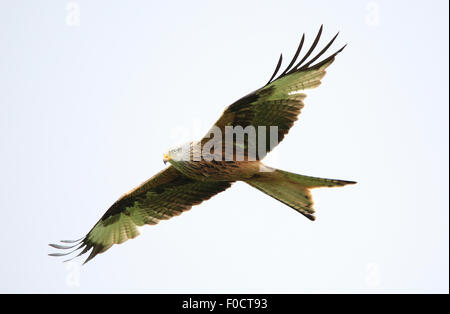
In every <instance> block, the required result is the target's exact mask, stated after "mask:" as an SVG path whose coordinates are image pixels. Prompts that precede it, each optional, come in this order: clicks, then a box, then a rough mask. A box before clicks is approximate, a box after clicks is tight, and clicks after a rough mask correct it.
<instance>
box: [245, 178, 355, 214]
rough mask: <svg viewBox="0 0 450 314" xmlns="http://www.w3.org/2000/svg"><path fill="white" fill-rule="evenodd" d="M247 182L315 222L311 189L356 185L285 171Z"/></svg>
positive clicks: (349, 182) (351, 182) (350, 182)
mask: <svg viewBox="0 0 450 314" xmlns="http://www.w3.org/2000/svg"><path fill="white" fill-rule="evenodd" d="M245 182H246V183H248V184H250V185H251V186H253V187H254V188H256V189H258V190H260V191H262V192H264V193H266V194H267V195H270V196H271V197H273V198H275V199H277V200H279V201H280V202H282V203H284V204H286V205H287V206H289V207H292V208H293V209H295V210H296V211H298V212H300V213H301V214H303V215H305V216H306V217H307V218H309V219H311V220H315V216H314V208H313V200H312V196H311V192H310V189H312V188H319V187H335V186H344V185H347V184H355V183H356V182H354V181H344V180H334V179H322V178H315V177H309V176H303V175H300V174H295V173H291V172H287V171H283V170H274V171H271V172H259V173H257V174H256V175H254V176H253V177H251V178H250V179H248V180H246V181H245Z"/></svg>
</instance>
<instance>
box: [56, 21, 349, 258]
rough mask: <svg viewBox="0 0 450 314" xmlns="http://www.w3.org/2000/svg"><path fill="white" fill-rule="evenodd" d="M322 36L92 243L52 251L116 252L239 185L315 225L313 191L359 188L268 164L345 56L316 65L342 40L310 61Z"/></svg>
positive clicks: (115, 210)
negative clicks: (310, 94)
mask: <svg viewBox="0 0 450 314" xmlns="http://www.w3.org/2000/svg"><path fill="white" fill-rule="evenodd" d="M321 33H322V28H321V29H320V31H319V34H318V35H317V36H316V38H315V40H314V42H313V44H312V47H311V48H310V49H309V50H308V51H307V52H306V54H305V55H304V56H303V58H302V59H301V60H300V61H298V62H297V63H296V61H297V58H298V56H299V53H300V51H301V49H302V47H303V43H304V38H305V37H304V35H303V37H302V39H301V42H300V45H299V48H298V49H297V52H296V53H295V55H294V57H293V59H292V61H291V62H290V64H289V65H288V66H287V68H286V69H285V70H284V71H283V72H282V73H281V74H280V75H279V76H278V77H277V78H275V76H276V74H277V72H278V70H279V68H280V65H281V60H282V58H281V57H280V60H279V62H278V64H277V67H276V70H275V72H274V74H273V75H272V77H271V79H270V80H269V82H268V83H267V84H266V85H265V86H263V87H261V88H259V89H257V90H256V91H254V92H252V93H250V94H248V95H246V96H245V97H243V98H241V99H239V100H238V101H236V102H234V103H233V104H231V105H230V106H228V107H227V108H226V109H225V111H224V113H223V114H222V116H221V117H220V118H219V120H218V121H217V122H216V123H215V124H214V125H213V127H212V128H211V129H210V130H209V131H208V133H207V134H206V135H205V136H204V137H203V138H202V139H200V140H199V141H196V142H192V143H190V144H189V145H185V146H181V147H177V148H176V149H173V150H170V151H168V152H167V153H166V154H164V162H165V163H166V162H169V163H170V166H169V167H167V168H166V169H164V170H162V171H161V172H159V173H157V174H156V175H154V176H153V177H151V178H150V179H149V180H147V181H146V182H144V183H142V184H141V185H140V186H138V187H136V188H134V189H133V190H131V191H130V192H128V193H126V194H125V195H123V196H122V197H121V198H119V199H118V200H117V201H116V202H115V203H114V204H113V205H112V206H111V207H110V208H109V209H108V210H107V211H106V213H105V214H104V215H103V216H102V217H101V219H100V220H99V221H98V222H97V224H96V225H95V226H94V227H93V228H92V229H91V231H90V232H89V233H88V234H87V235H86V236H85V237H84V238H82V239H80V240H78V241H62V242H63V243H72V245H69V246H63V245H59V244H51V246H52V247H54V248H58V249H68V248H74V249H75V250H78V249H81V252H80V254H79V255H81V254H84V253H86V252H88V251H89V250H91V249H92V251H91V253H90V255H89V257H88V258H87V260H86V262H87V261H89V260H90V259H92V258H93V257H94V256H96V255H97V254H99V253H102V252H105V251H106V250H107V249H109V248H110V247H111V246H112V245H114V244H119V243H123V242H125V241H126V240H128V239H132V238H134V237H136V236H137V235H138V234H139V232H138V229H137V227H138V226H142V225H144V224H150V225H151V224H156V223H158V222H159V221H160V220H164V219H168V218H171V217H173V216H176V215H179V214H181V213H182V212H183V211H186V210H188V209H190V208H191V207H192V206H193V205H197V204H200V203H201V202H203V201H205V200H207V199H209V198H211V197H212V196H214V195H216V194H217V193H220V192H222V191H224V190H226V189H227V188H229V187H230V186H231V185H232V184H233V183H234V182H235V181H243V182H245V183H247V184H249V185H250V186H252V187H254V188H256V189H258V190H260V191H262V192H264V193H265V194H267V195H269V196H271V197H273V198H275V199H277V200H279V201H280V202H282V203H284V204H286V205H288V206H289V207H292V208H293V209H295V210H297V211H298V212H300V213H301V214H303V215H304V216H306V217H307V218H309V219H311V220H314V219H315V216H314V209H313V202H312V197H311V193H310V189H312V188H317V187H333V186H343V185H346V184H353V183H355V182H352V181H344V180H333V179H322V178H315V177H310V176H303V175H299V174H295V173H291V172H287V171H282V170H278V169H274V168H271V167H268V166H266V165H264V164H263V163H262V161H261V160H262V159H263V158H264V157H265V156H266V154H267V153H268V152H270V151H271V150H272V149H273V148H274V147H275V146H276V145H277V144H278V142H279V141H281V140H283V138H284V136H285V135H286V134H287V133H288V131H289V129H290V128H291V127H292V125H293V124H294V122H295V121H296V120H297V116H298V115H299V114H300V111H301V109H302V108H303V105H304V104H303V100H304V99H305V97H306V95H305V94H304V93H302V91H303V90H306V89H310V88H315V87H317V86H319V85H320V83H321V79H322V78H323V76H324V75H325V69H326V68H327V67H328V66H329V65H330V64H331V63H332V62H333V61H334V59H335V56H336V55H337V54H338V53H339V52H340V51H342V49H343V48H341V49H340V50H338V51H337V52H336V53H334V54H332V55H330V56H329V57H327V58H325V59H324V60H323V61H321V62H318V63H316V64H314V62H315V61H316V60H317V59H318V58H319V57H320V56H321V55H322V54H323V53H324V52H325V51H326V50H327V49H328V48H329V47H330V46H331V44H332V43H333V41H334V40H335V38H336V36H335V37H334V38H333V39H332V40H331V42H330V43H328V44H327V45H326V46H325V47H324V48H323V49H322V50H321V51H320V52H319V53H318V54H317V55H316V56H314V57H313V58H311V59H310V60H308V58H309V57H310V55H311V53H312V52H313V50H314V49H315V47H316V45H317V43H318V41H319V38H320V35H321ZM274 78H275V79H274ZM70 253H71V252H69V253H63V254H61V253H54V254H50V255H53V256H62V255H67V254H70Z"/></svg>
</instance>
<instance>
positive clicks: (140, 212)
mask: <svg viewBox="0 0 450 314" xmlns="http://www.w3.org/2000/svg"><path fill="white" fill-rule="evenodd" d="M231 184H232V182H201V181H197V180H193V179H190V178H187V177H185V176H184V175H182V174H181V173H180V172H179V171H178V170H176V169H175V168H174V167H173V166H170V167H168V168H166V169H164V170H163V171H161V172H159V173H158V174H156V175H154V176H153V177H152V178H150V179H149V180H147V181H146V182H144V183H142V184H141V185H140V186H138V187H137V188H135V189H133V190H131V191H130V192H128V193H127V194H125V195H123V196H122V197H121V198H120V199H118V200H117V201H116V202H115V203H114V204H113V205H112V206H111V207H110V208H109V209H108V210H107V211H106V213H105V214H104V215H103V217H102V218H101V219H100V220H99V221H98V222H97V224H96V225H95V226H94V227H93V228H92V229H91V231H89V233H88V234H87V235H86V236H85V237H84V238H82V239H80V240H76V241H62V242H63V243H71V245H69V246H65V245H59V244H50V246H52V247H54V248H57V249H70V248H75V249H74V250H73V251H71V252H69V253H53V254H49V255H51V256H65V255H68V254H71V253H73V252H75V251H77V250H81V252H80V253H79V254H78V255H77V256H80V255H82V254H85V253H86V252H88V251H89V250H90V249H92V251H91V253H90V255H89V257H88V258H87V259H86V261H85V262H84V263H87V262H88V261H89V260H91V259H92V258H94V257H95V256H96V255H97V254H100V253H103V252H105V251H106V250H108V249H109V248H110V247H111V246H113V245H114V244H120V243H123V242H125V241H127V240H129V239H133V238H135V237H136V236H138V235H139V231H138V228H137V227H138V226H143V225H144V224H149V225H154V224H157V223H158V222H159V221H160V220H163V219H169V218H171V217H173V216H177V215H180V214H181V213H182V212H183V211H186V210H188V209H190V208H191V207H192V206H193V205H197V204H200V203H201V202H203V201H205V200H207V199H209V198H211V197H212V196H214V195H216V194H217V193H220V192H222V191H224V190H226V189H227V188H229V187H230V186H231Z"/></svg>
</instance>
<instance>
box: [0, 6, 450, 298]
mask: <svg viewBox="0 0 450 314" xmlns="http://www.w3.org/2000/svg"><path fill="white" fill-rule="evenodd" d="M448 21H449V17H448V1H444V0H436V1H432V2H429V1H356V0H354V1H314V2H312V1H245V2H243V1H226V2H218V1H189V2H186V1H171V2H161V1H152V2H151V1H128V2H127V3H126V4H125V3H124V2H122V1H116V2H113V1H106V0H102V1H87V0H80V1H72V2H69V1H32V2H31V1H2V2H1V3H0V84H1V86H2V89H1V90H2V92H1V93H0V106H1V107H0V108H1V111H2V115H0V144H1V145H0V147H1V154H0V161H1V162H0V171H1V172H0V173H1V177H2V179H1V180H0V184H1V186H0V208H1V212H2V214H3V216H2V218H3V219H2V222H3V223H2V228H1V229H0V235H1V239H2V241H1V242H2V243H1V254H2V258H1V259H0V292H40V293H47V292H59V293H82V292H85V293H90V292H186V293H189V292H200V293H201V292H203V293H206V292H236V293H238V292H363V293H364V292H428V293H431V292H440V293H443V292H446V293H448V290H449V202H448V200H449V195H448V188H449V183H448V182H449V177H448V173H449V166H448V165H449V163H448V162H449V146H448V140H449V138H448V135H449V120H448V114H449V97H448V95H449V90H448V84H449V79H448V66H449V64H448V35H449V34H448ZM321 24H323V25H324V33H323V41H322V42H321V44H320V45H321V46H320V47H323V45H325V44H326V43H327V40H329V39H331V37H332V36H333V35H334V34H335V33H336V32H338V31H340V36H339V37H338V39H337V41H336V43H335V45H334V47H335V48H334V49H338V48H340V46H341V45H343V44H345V43H348V47H347V48H346V49H345V50H344V51H343V53H342V54H340V55H339V56H338V57H337V59H336V61H335V63H334V64H333V65H332V66H330V67H329V69H328V74H327V75H326V76H325V78H324V79H323V84H322V85H321V86H320V87H319V88H318V89H316V90H314V91H310V92H308V98H307V99H306V100H305V108H304V110H303V111H302V114H301V115H300V117H299V121H298V122H297V123H296V125H295V126H294V127H293V128H292V129H291V131H290V132H289V134H288V136H286V138H285V139H284V141H283V142H282V143H281V144H280V145H279V146H278V147H277V148H276V149H275V150H274V152H273V153H271V154H270V155H269V156H268V157H267V159H266V160H265V162H266V163H267V164H268V165H269V166H274V167H278V168H281V169H283V170H287V171H291V172H295V173H300V174H305V175H312V176H318V177H325V178H336V179H346V180H355V181H358V184H357V185H355V186H348V187H343V188H335V189H320V190H314V191H313V197H314V200H315V209H316V212H317V220H316V221H315V222H311V221H309V220H307V219H306V218H305V217H303V216H302V215H300V214H298V213H297V212H295V211H294V210H292V209H291V208H289V207H287V206H285V205H283V204H281V203H279V202H277V201H276V200H274V199H272V198H270V197H269V196H267V195H264V194H263V193H261V192H260V191H257V190H256V189H253V188H252V187H250V186H248V185H246V184H245V183H237V184H235V185H234V186H233V187H232V188H230V189H229V190H228V191H226V192H224V193H222V194H220V195H218V196H216V197H214V198H213V199H211V200H210V201H207V202H205V203H203V204H202V205H200V206H197V207H194V208H193V209H192V210H191V211H189V212H187V213H184V214H183V215H181V216H179V217H176V218H173V219H172V220H169V221H164V222H162V223H160V224H159V225H157V226H147V227H144V228H142V235H141V236H139V237H138V238H136V239H134V240H131V241H128V242H126V243H125V244H122V245H118V246H114V247H113V248H111V249H110V250H109V251H107V252H106V253H104V254H101V255H99V256H97V257H96V258H95V259H94V260H92V261H91V262H89V263H88V264H87V265H85V266H83V267H80V264H81V262H82V261H83V260H82V259H81V260H75V261H74V262H73V263H69V264H63V263H61V260H59V259H55V258H50V257H48V256H47V254H48V253H50V252H53V250H52V249H51V248H49V247H48V246H47V244H48V243H51V242H55V241H58V240H61V239H76V238H80V237H82V236H83V235H85V234H86V233H87V232H88V231H89V230H90V229H91V227H92V226H93V225H94V224H95V223H96V221H97V220H98V219H99V218H100V217H101V216H102V215H103V213H104V212H105V211H106V210H107V209H108V207H109V206H110V205H111V204H112V203H113V202H114V201H115V200H116V199H117V198H118V197H120V196H121V195H122V194H124V193H125V192H127V191H128V190H130V189H132V188H134V187H135V186H136V185H138V184H140V183H141V182H142V181H144V180H146V179H148V178H149V177H150V176H152V175H153V174H155V173H156V172H158V171H160V170H161V169H163V167H164V165H163V162H162V159H163V153H164V152H165V151H166V150H167V149H168V148H170V147H173V146H174V145H175V144H177V143H181V142H185V141H186V140H196V139H198V137H199V136H201V135H203V134H204V133H205V132H206V131H207V130H208V129H209V128H210V127H211V126H212V124H213V123H214V121H216V119H217V118H218V117H219V115H220V113H221V112H222V110H223V109H224V108H225V106H227V105H229V104H230V103H232V102H233V101H235V100H237V99H238V98H240V97H242V96H244V95H246V94H247V93H249V92H251V91H252V90H254V89H256V88H258V87H260V86H261V85H263V84H265V83H266V81H267V80H268V79H269V77H270V75H271V74H272V72H273V69H274V67H275V65H276V62H277V60H278V56H279V53H281V52H283V54H284V55H285V56H286V59H289V57H290V56H292V55H293V54H294V52H295V49H296V48H297V45H298V41H299V40H300V37H301V34H302V33H303V32H305V33H306V40H307V41H306V44H309V45H310V44H311V42H312V40H313V38H314V36H315V34H316V32H317V31H318V29H319V27H320V25H321ZM320 47H319V48H320Z"/></svg>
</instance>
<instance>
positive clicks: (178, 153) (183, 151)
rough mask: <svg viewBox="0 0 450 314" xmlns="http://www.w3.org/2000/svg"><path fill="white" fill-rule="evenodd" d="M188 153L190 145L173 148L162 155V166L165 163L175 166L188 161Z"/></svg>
mask: <svg viewBox="0 0 450 314" xmlns="http://www.w3.org/2000/svg"><path fill="white" fill-rule="evenodd" d="M190 152H191V143H187V144H184V145H181V146H178V147H175V148H173V149H170V150H168V151H167V152H166V153H164V156H163V162H164V164H166V163H167V162H170V163H171V164H175V163H177V162H181V161H189V160H190V155H191V154H190Z"/></svg>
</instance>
